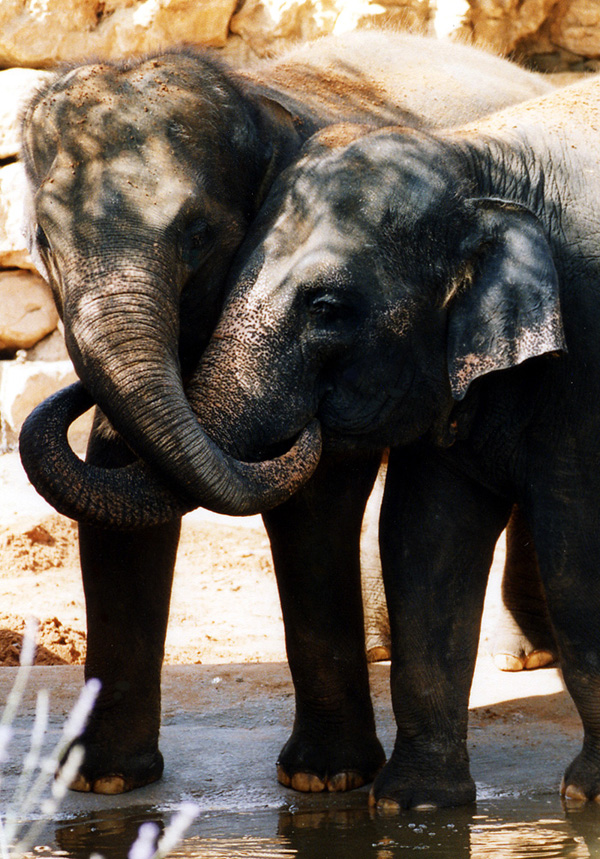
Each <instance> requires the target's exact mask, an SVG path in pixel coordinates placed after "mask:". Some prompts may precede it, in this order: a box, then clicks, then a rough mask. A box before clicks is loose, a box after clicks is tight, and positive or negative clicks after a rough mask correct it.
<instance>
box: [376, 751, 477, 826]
mask: <svg viewBox="0 0 600 859" xmlns="http://www.w3.org/2000/svg"><path fill="white" fill-rule="evenodd" d="M437 757H438V760H436V755H435V753H433V752H432V753H431V754H430V755H427V754H424V753H420V754H419V755H418V760H417V759H415V757H414V753H413V754H412V757H411V753H410V752H403V753H401V754H400V753H397V752H396V751H395V752H394V754H393V755H392V757H391V759H390V760H389V761H388V763H387V764H386V765H385V766H384V768H383V769H382V770H381V772H380V773H379V775H378V776H377V778H376V779H375V782H374V784H373V787H372V788H371V792H370V794H369V806H370V807H371V808H372V809H374V810H375V811H377V812H378V813H379V814H381V815H382V816H390V815H395V814H398V813H399V812H400V811H401V810H406V809H413V810H415V811H430V810H433V809H436V808H446V807H454V806H459V805H469V804H470V803H472V802H475V782H474V781H473V779H472V778H471V774H470V772H469V765H468V759H467V755H466V751H464V752H461V753H460V754H453V755H448V756H445V757H444V758H443V759H439V756H437Z"/></svg>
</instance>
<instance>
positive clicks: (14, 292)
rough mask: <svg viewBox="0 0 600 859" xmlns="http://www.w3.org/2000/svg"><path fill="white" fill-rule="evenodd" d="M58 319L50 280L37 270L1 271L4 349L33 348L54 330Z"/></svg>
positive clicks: (0, 338) (1, 347)
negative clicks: (45, 278) (34, 271)
mask: <svg viewBox="0 0 600 859" xmlns="http://www.w3.org/2000/svg"><path fill="white" fill-rule="evenodd" d="M57 322H58V313H57V312H56V308H55V306H54V301H53V300H52V293H51V291H50V287H49V286H48V284H47V283H46V281H44V280H42V278H41V277H40V276H39V275H37V274H34V273H33V272H28V271H21V270H18V269H13V270H9V271H0V350H2V351H16V350H18V349H30V348H31V347H32V346H34V345H35V344H36V343H37V342H38V341H40V340H41V339H42V338H43V337H45V336H46V335H47V334H49V333H50V332H51V331H54V329H55V328H56V325H57Z"/></svg>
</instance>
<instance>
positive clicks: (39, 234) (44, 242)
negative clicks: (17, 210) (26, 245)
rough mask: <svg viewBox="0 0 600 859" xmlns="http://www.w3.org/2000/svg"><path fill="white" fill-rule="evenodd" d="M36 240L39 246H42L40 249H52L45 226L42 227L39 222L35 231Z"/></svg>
mask: <svg viewBox="0 0 600 859" xmlns="http://www.w3.org/2000/svg"><path fill="white" fill-rule="evenodd" d="M35 241H36V244H37V246H38V248H40V250H45V251H47V250H49V249H50V242H49V241H48V236H47V235H46V233H45V232H44V230H43V228H42V227H40V225H39V224H38V225H37V228H36V231H35Z"/></svg>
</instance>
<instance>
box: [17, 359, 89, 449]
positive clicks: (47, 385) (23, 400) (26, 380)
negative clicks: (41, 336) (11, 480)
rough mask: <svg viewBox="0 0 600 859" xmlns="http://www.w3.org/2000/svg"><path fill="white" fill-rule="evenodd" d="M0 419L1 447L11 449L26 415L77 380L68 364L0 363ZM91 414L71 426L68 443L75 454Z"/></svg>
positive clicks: (56, 362)
mask: <svg viewBox="0 0 600 859" xmlns="http://www.w3.org/2000/svg"><path fill="white" fill-rule="evenodd" d="M0 372H1V377H0V419H1V423H2V435H3V445H2V446H3V447H4V448H5V449H6V448H10V447H14V446H15V445H16V443H17V440H18V435H19V431H20V429H21V427H22V426H23V423H24V421H25V418H26V417H27V415H28V414H29V413H30V412H31V411H32V410H33V409H34V408H35V407H36V406H37V405H39V403H41V402H42V400H45V399H46V397H49V396H50V395H51V394H53V393H55V391H58V390H60V388H64V387H65V386H66V385H70V384H71V382H74V381H76V379H77V376H76V374H75V371H74V369H73V366H72V364H71V362H70V361H19V360H17V361H0ZM91 420H92V412H91V411H90V412H87V413H86V414H85V415H82V417H80V418H79V419H78V420H77V421H76V422H75V423H74V424H73V426H72V427H71V430H70V431H69V440H70V442H71V445H72V446H73V448H74V449H75V450H77V451H81V450H84V449H85V444H86V440H87V436H88V435H89V430H90V427H91Z"/></svg>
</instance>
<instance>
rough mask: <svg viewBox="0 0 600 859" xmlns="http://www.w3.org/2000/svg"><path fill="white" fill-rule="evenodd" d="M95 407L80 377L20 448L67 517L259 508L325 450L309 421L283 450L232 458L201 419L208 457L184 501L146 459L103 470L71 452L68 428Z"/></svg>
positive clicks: (43, 490)
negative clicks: (257, 457)
mask: <svg viewBox="0 0 600 859" xmlns="http://www.w3.org/2000/svg"><path fill="white" fill-rule="evenodd" d="M93 405H94V403H93V400H92V398H91V396H90V395H89V394H88V392H87V391H86V390H85V388H84V387H83V385H82V384H81V383H80V382H76V383H75V384H73V385H70V386H69V387H68V388H65V389H63V390H62V391H59V392H58V393H57V394H54V395H53V396H52V397H50V398H48V399H47V400H45V401H44V402H43V403H42V404H41V405H40V406H38V407H37V408H36V409H35V410H34V411H33V412H32V413H31V415H30V416H29V417H28V418H27V420H26V421H25V424H24V425H23V429H22V431H21V437H20V452H21V459H22V462H23V466H24V468H25V471H26V472H27V474H28V476H29V479H30V480H31V482H32V484H33V485H34V486H35V488H36V489H37V490H38V492H39V493H40V494H41V495H42V496H43V497H44V498H45V499H46V500H47V501H48V502H49V503H50V504H52V505H53V506H54V507H55V508H56V509H57V510H58V511H59V512H60V513H63V514H64V515H65V516H69V517H71V518H73V519H77V520H79V521H84V522H88V523H90V524H94V525H96V526H99V527H109V528H119V529H134V528H143V527H149V526H151V525H157V524H160V523H163V522H167V521H169V520H170V519H173V518H175V517H178V516H181V515H182V514H183V513H186V512H188V511H189V510H192V509H194V508H195V507H198V506H203V507H207V508H209V509H211V510H214V511H215V512H218V513H225V514H228V515H231V516H247V515H251V514H254V513H259V512H262V511H264V510H268V509H270V508H272V507H275V506H277V505H278V504H281V503H283V502H284V501H286V500H287V499H288V498H289V497H291V495H293V494H294V492H296V491H297V490H298V489H299V488H300V487H301V486H302V485H303V483H305V482H306V480H308V478H309V477H310V476H311V474H312V472H313V471H314V469H315V468H316V466H317V463H318V460H319V456H320V450H321V447H320V429H319V425H318V422H317V421H313V422H312V423H311V424H310V425H309V426H308V427H306V429H305V430H304V431H303V432H302V433H301V435H300V437H299V438H298V440H297V441H296V443H295V444H294V445H293V447H292V448H291V449H290V450H289V451H288V452H287V453H285V454H284V455H283V456H281V457H278V458H277V459H274V460H269V461H266V462H260V463H244V462H238V461H237V460H235V459H233V458H232V457H229V456H228V455H227V454H225V453H224V452H223V451H221V450H220V449H219V448H218V447H217V445H215V444H214V443H213V442H212V441H211V440H210V439H209V438H208V436H206V435H205V434H204V433H203V432H202V430H201V428H200V427H199V426H198V425H197V432H198V434H199V436H200V437H201V438H202V439H203V445H204V447H205V448H206V450H205V454H206V459H210V463H209V464H208V465H207V467H206V468H205V469H204V474H203V480H202V485H201V486H198V487H197V491H196V492H195V493H194V495H193V497H192V495H190V498H189V499H182V498H180V497H178V496H177V495H175V494H174V493H172V492H171V491H170V489H169V488H168V487H167V486H166V485H165V484H164V483H162V482H160V481H159V480H158V479H157V478H156V477H155V476H154V474H153V473H152V472H150V470H149V469H148V468H147V467H146V466H145V465H144V464H143V463H142V462H140V461H138V462H135V463H132V464H131V465H129V466H126V467H123V468H115V469H102V468H97V467H95V466H90V465H88V464H86V463H84V462H82V461H81V460H80V459H79V458H78V457H77V456H76V455H75V454H74V453H73V451H72V450H71V448H70V447H69V444H68V441H67V431H68V428H69V426H70V424H71V423H72V422H73V421H74V420H76V419H77V418H78V417H79V416H80V415H81V414H83V413H84V412H85V411H87V410H88V409H89V408H91V407H92V406H93ZM40 451H43V452H44V455H43V456H40Z"/></svg>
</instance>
